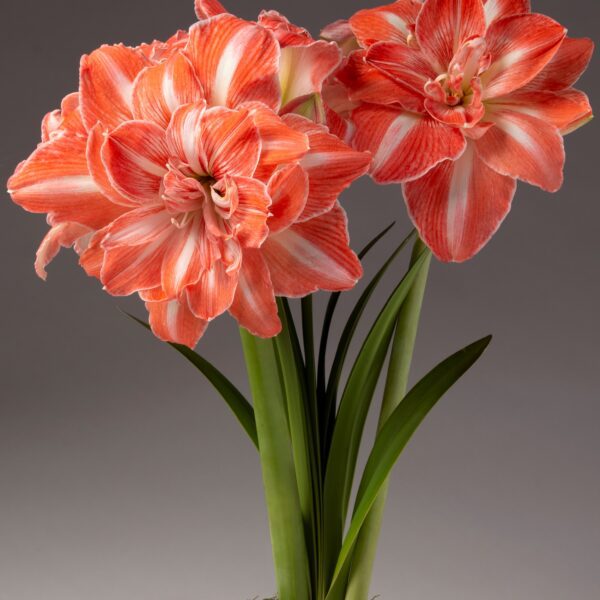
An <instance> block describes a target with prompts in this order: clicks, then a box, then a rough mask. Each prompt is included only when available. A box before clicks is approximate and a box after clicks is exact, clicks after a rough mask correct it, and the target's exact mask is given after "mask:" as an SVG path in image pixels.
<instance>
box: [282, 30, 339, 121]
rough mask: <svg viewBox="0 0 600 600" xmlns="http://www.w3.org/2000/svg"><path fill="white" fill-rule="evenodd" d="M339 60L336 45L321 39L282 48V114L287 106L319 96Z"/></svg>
mask: <svg viewBox="0 0 600 600" xmlns="http://www.w3.org/2000/svg"><path fill="white" fill-rule="evenodd" d="M341 59H342V57H341V52H340V50H339V48H338V47H337V45H336V44H334V43H333V42H325V41H323V40H321V41H318V42H313V43H311V44H309V45H302V46H287V47H286V48H283V49H282V50H281V58H280V61H279V81H280V85H281V98H282V100H281V103H282V105H283V109H282V110H283V111H284V112H285V111H286V106H290V105H295V104H297V103H298V102H299V101H300V100H302V99H305V98H306V97H307V96H310V95H311V94H318V93H320V92H321V87H322V86H323V82H324V81H325V79H326V78H327V77H329V75H331V73H333V71H334V70H335V69H336V67H337V66H338V65H339V64H340V61H341Z"/></svg>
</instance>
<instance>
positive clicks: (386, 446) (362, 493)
mask: <svg viewBox="0 0 600 600" xmlns="http://www.w3.org/2000/svg"><path fill="white" fill-rule="evenodd" d="M491 339H492V337H491V336H487V337H485V338H482V339H481V340H479V341H477V342H475V343H473V344H471V345H469V346H467V347H466V348H463V349H462V350H460V351H458V352H457V353H456V354H453V355H452V356H450V357H449V358H447V359H446V360H444V361H443V362H441V363H440V364H439V365H438V366H437V367H435V368H434V369H433V370H431V371H430V372H429V373H428V374H427V375H426V376H425V377H423V379H421V380H420V381H419V383H417V385H415V386H414V387H413V388H412V390H410V392H408V394H407V395H406V396H405V397H404V399H403V400H402V402H401V403H400V404H399V406H398V407H397V408H396V409H395V410H394V412H392V414H391V415H390V417H389V418H388V420H387V421H386V423H385V425H384V426H383V427H382V429H381V431H380V432H379V434H378V435H377V438H376V440H375V444H374V446H373V450H372V451H371V454H370V456H369V459H368V461H367V464H366V466H365V470H364V473H363V476H362V480H361V482H360V486H359V489H358V493H357V496H356V508H355V510H354V515H353V517H352V520H351V522H350V527H349V529H348V533H347V534H346V537H345V539H344V543H343V545H342V549H341V551H340V554H339V557H338V561H337V565H336V568H335V572H334V577H333V581H332V588H333V587H334V586H335V584H336V579H337V577H338V575H339V574H340V572H341V571H342V570H343V569H344V567H345V565H346V561H347V560H348V558H349V556H350V555H351V551H352V547H353V545H354V542H355V541H356V538H357V536H358V533H359V532H360V529H361V527H362V524H363V523H364V521H365V519H366V517H367V515H368V514H369V510H370V509H371V506H372V505H373V503H374V502H375V499H376V498H377V494H378V493H379V490H380V489H381V487H382V486H383V485H384V483H385V481H386V479H387V477H388V475H389V474H390V471H391V470H392V467H393V466H394V464H395V463H396V460H397V459H398V457H399V456H400V453H401V452H402V450H403V449H404V447H405V446H406V444H407V443H408V441H409V440H410V438H411V437H412V435H413V433H414V432H415V431H416V429H417V428H418V427H419V425H420V424H421V423H422V421H423V419H424V418H425V417H426V416H427V414H428V413H429V411H430V410H431V409H432V408H433V407H434V406H435V404H436V403H437V402H438V400H439V399H440V398H441V397H442V396H443V395H444V394H445V393H446V391H448V389H450V387H452V385H454V383H456V381H457V380H458V379H460V377H462V375H464V374H465V373H466V372H467V371H468V370H469V369H470V368H471V366H472V365H473V364H474V363H475V362H476V361H477V359H478V358H479V357H480V356H481V355H482V354H483V352H484V350H485V349H486V348H487V346H488V344H489V343H490V341H491ZM328 597H329V596H328Z"/></svg>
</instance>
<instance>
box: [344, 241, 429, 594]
mask: <svg viewBox="0 0 600 600" xmlns="http://www.w3.org/2000/svg"><path fill="white" fill-rule="evenodd" d="M424 248H425V245H424V244H423V242H422V241H421V240H420V239H418V238H417V240H416V241H415V244H414V247H413V253H412V258H411V265H412V264H414V261H415V260H416V259H417V258H418V257H419V255H420V254H421V252H422V251H423V250H424ZM430 261H431V257H429V258H427V263H426V264H424V265H423V268H422V269H421V271H420V273H419V275H418V276H417V278H416V279H415V282H414V283H413V286H412V287H411V290H410V292H409V293H408V296H407V297H406V300H405V302H404V305H403V307H402V310H401V312H400V316H399V317H398V322H397V324H396V331H395V334H394V340H393V342H392V351H391V354H390V362H389V365H388V373H387V379H386V385H385V391H384V395H383V402H382V406H381V413H380V415H379V424H378V431H379V430H381V428H382V426H383V425H384V424H385V422H386V421H387V419H388V417H389V416H390V414H391V413H392V412H393V411H394V409H395V408H396V407H397V406H398V404H399V403H400V402H401V400H402V398H404V396H405V394H406V390H407V387H408V377H409V373H410V366H411V362H412V357H413V352H414V347H415V340H416V337H417V329H418V326H419V317H420V314H421V306H422V304H423V296H424V294H425V287H426V284H427V274H428V271H429V263H430ZM387 493H388V482H386V483H385V485H384V486H383V487H382V489H381V492H380V493H379V495H378V496H377V500H376V501H375V503H374V505H373V507H372V508H371V510H370V512H369V516H368V517H367V519H366V521H365V523H364V525H363V527H362V529H361V532H360V534H359V537H358V539H357V541H356V546H355V548H354V551H353V554H352V565H351V568H350V573H349V576H348V586H347V591H346V600H367V599H368V597H369V588H370V585H371V577H372V573H373V564H374V562H375V555H376V552H377V543H378V541H379V535H380V532H381V523H382V520H383V513H384V509H385V502H386V499H387Z"/></svg>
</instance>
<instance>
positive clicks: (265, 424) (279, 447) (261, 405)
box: [240, 328, 312, 599]
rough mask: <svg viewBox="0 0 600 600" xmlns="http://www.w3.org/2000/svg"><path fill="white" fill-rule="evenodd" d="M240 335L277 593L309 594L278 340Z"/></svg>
mask: <svg viewBox="0 0 600 600" xmlns="http://www.w3.org/2000/svg"><path fill="white" fill-rule="evenodd" d="M240 335H241V338H242V347H243V349H244V356H245V358H246V367H247V371H248V380H249V382H250V389H251V390H252V398H253V400H254V412H255V416H256V429H257V432H258V440H259V446H260V461H261V466H262V473H263V483H264V488H265V499H266V503H267V512H268V516H269V528H270V531H271V546H272V550H273V561H274V564H275V577H276V580H277V593H278V596H279V598H307V599H310V598H311V597H312V593H311V572H310V566H309V551H308V547H307V541H306V536H305V528H304V522H303V520H302V511H301V505H300V497H299V493H298V481H297V478H296V472H295V467H294V457H293V451H292V440H291V437H290V430H289V424H288V414H287V409H286V397H285V386H284V382H283V381H282V375H281V373H280V365H279V360H278V356H277V348H276V341H275V340H273V339H268V340H265V339H261V338H258V337H255V336H253V335H251V334H250V333H249V332H247V331H246V330H245V329H243V328H242V329H240Z"/></svg>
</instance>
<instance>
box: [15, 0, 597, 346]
mask: <svg viewBox="0 0 600 600" xmlns="http://www.w3.org/2000/svg"><path fill="white" fill-rule="evenodd" d="M196 12H197V14H198V18H199V21H198V22H197V23H196V24H194V25H193V26H192V27H191V28H190V30H189V31H187V32H184V31H180V32H178V33H177V34H175V35H174V36H173V37H172V38H170V39H169V40H167V41H166V42H153V43H151V44H144V45H141V46H139V47H136V48H130V47H126V46H123V45H115V46H102V47H101V48H99V49H97V50H95V51H94V52H92V53H91V54H89V55H87V56H84V57H83V58H82V60H81V68H80V85H79V91H78V92H75V93H72V94H69V95H68V96H66V97H65V99H64V100H63V102H62V106H61V109H60V110H56V111H53V112H51V113H49V114H48V115H46V117H45V118H44V120H43V123H42V142H41V143H40V145H39V146H38V148H37V149H36V150H35V151H34V152H33V154H32V155H31V156H30V157H29V158H28V159H27V160H26V161H24V162H23V163H21V164H20V165H19V166H18V167H17V169H16V171H15V173H14V175H13V176H12V177H11V179H10V180H9V183H8V187H9V192H10V194H11V195H12V199H13V201H14V202H16V203H17V204H19V205H20V206H22V207H23V208H25V209H27V210H29V211H33V212H40V213H47V215H48V223H49V225H50V226H51V229H50V231H49V233H48V234H47V236H46V238H45V239H44V240H43V242H42V244H41V246H40V248H39V250H38V254H37V260H36V270H37V272H38V274H39V275H40V276H41V277H45V275H46V272H45V267H46V266H47V264H48V263H49V262H50V260H52V258H53V257H54V256H55V255H56V254H57V252H58V251H59V249H60V247H61V246H62V247H70V246H73V247H74V248H75V250H76V251H77V252H78V254H79V255H80V262H81V265H82V266H83V268H84V269H85V270H86V272H87V273H88V274H89V275H91V276H94V277H97V278H98V279H99V280H100V281H101V282H102V284H103V286H104V288H105V289H106V291H108V292H109V293H110V294H113V295H116V296H118V295H129V294H134V293H137V294H139V296H140V297H141V298H142V300H144V301H145V303H146V307H147V309H148V312H149V315H150V324H151V326H152V329H153V331H154V333H155V334H156V335H157V336H158V337H160V338H161V339H164V340H168V341H175V342H179V343H183V344H187V345H189V346H192V347H193V346H194V345H195V344H196V343H197V341H198V339H199V338H200V337H201V335H202V334H203V332H204V330H205V329H206V326H207V323H208V322H209V321H210V320H212V319H213V318H215V317H216V316H218V315H220V314H222V313H223V312H225V311H229V312H230V313H231V314H232V315H233V316H234V317H235V318H236V319H237V320H238V321H239V323H240V324H241V325H242V326H243V327H245V328H247V329H248V330H250V331H251V332H252V333H254V334H256V335H260V336H263V337H269V336H273V335H275V334H277V333H278V331H279V329H280V327H281V325H280V322H279V318H278V315H277V308H276V303H275V296H276V295H281V296H288V297H296V296H304V295H306V294H309V293H312V292H314V291H316V290H345V289H349V288H351V287H353V286H354V284H355V283H356V281H357V280H358V279H359V278H360V276H361V273H362V269H361V265H360V262H359V260H358V259H357V257H356V255H355V254H354V253H353V252H352V250H351V249H350V247H349V240H348V232H347V224H346V216H345V213H344V211H343V209H342V208H341V207H340V205H339V203H338V197H339V195H340V193H341V192H342V191H343V190H344V189H345V188H346V187H347V186H348V185H350V183H351V182H352V181H354V180H355V179H357V178H358V177H360V176H362V175H363V174H365V173H366V172H367V171H369V172H370V174H371V176H372V177H373V179H374V180H375V181H376V182H378V183H402V184H403V191H404V196H405V199H406V203H407V206H408V210H409V214H410V216H411V218H412V219H413V221H414V223H415V225H416V226H417V228H418V230H419V233H420V235H421V237H422V238H423V240H424V241H425V242H426V243H427V244H428V245H429V246H430V247H431V249H432V250H433V252H434V253H435V254H436V255H437V256H438V257H439V258H440V259H442V260H455V261H462V260H466V259H468V258H470V257H471V256H473V255H474V254H475V253H476V252H477V251H478V250H479V249H480V248H481V247H482V246H483V245H484V244H485V243H486V242H487V241H488V240H489V238H490V237H491V236H492V235H493V233H494V231H495V230H496V229H497V228H498V226H499V225H500V223H501V221H502V220H503V219H504V217H505V216H506V214H507V213H508V211H509V209H510V204H511V201H512V197H513V194H514V191H515V185H516V184H515V180H516V179H521V180H524V181H527V182H529V183H533V184H535V185H538V186H540V187H542V188H544V189H546V190H550V191H554V190H557V189H558V188H559V187H560V185H561V182H562V169H563V163H564V149H563V142H562V136H563V135H564V134H565V133H567V132H569V131H572V130H573V129H575V128H576V127H578V126H579V125H581V124H583V123H584V122H586V121H587V120H588V119H589V118H591V114H592V113H591V108H590V105H589V102H588V99H587V97H586V96H585V94H583V93H582V92H579V91H577V90H574V89H573V88H572V85H573V84H574V83H575V81H576V80H577V79H578V77H579V75H580V74H581V73H582V72H583V70H584V69H585V67H586V66H587V63H588V61H589V59H590V56H591V53H592V50H593V44H592V42H591V41H589V40H576V39H571V38H568V37H566V32H565V30H564V29H563V27H561V26H560V25H559V24H558V23H556V22H555V21H553V20H551V19H549V18H548V17H545V16H542V15H538V14H531V12H530V9H529V4H528V0H487V1H486V0H460V1H459V0H425V1H424V2H421V1H419V0H397V1H396V2H394V3H393V4H390V5H387V6H382V7H379V8H375V9H368V10H363V11H360V12H358V13H357V14H356V15H354V16H353V17H352V18H351V19H350V20H349V21H339V22H337V23H334V24H332V25H331V26H329V27H327V28H326V29H325V30H324V31H323V38H324V39H323V40H314V39H313V38H312V37H311V36H310V35H309V33H308V32H307V31H306V30H304V29H301V28H299V27H296V26H294V25H292V24H291V23H289V21H287V20H286V19H285V18H284V17H282V16H281V15H280V14H279V13H276V12H274V11H268V12H263V13H261V15H260V16H259V18H258V20H257V21H256V22H249V21H245V20H242V19H239V18H237V17H235V16H233V15H231V14H229V13H227V12H226V11H225V9H224V8H223V7H222V6H221V4H219V2H218V1H216V0H197V1H196Z"/></svg>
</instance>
